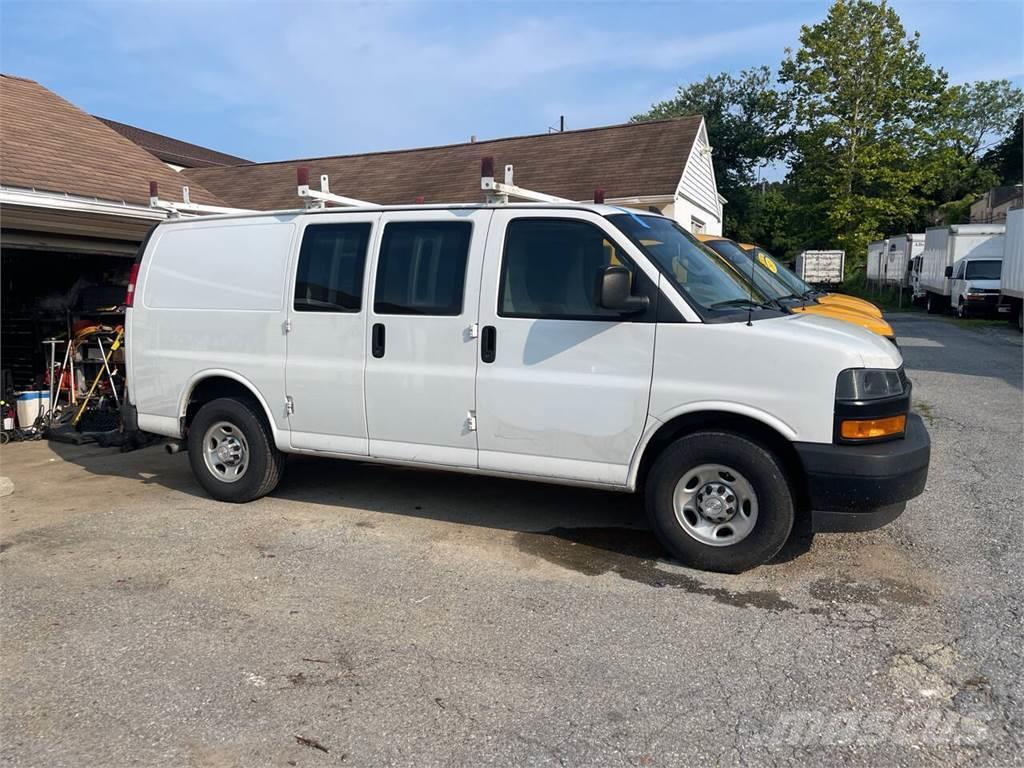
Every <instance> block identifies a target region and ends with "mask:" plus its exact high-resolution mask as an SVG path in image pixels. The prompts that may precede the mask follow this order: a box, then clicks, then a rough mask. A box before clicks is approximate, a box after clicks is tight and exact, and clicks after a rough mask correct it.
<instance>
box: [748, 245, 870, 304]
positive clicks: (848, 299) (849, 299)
mask: <svg viewBox="0 0 1024 768" xmlns="http://www.w3.org/2000/svg"><path fill="white" fill-rule="evenodd" d="M738 245H739V247H740V248H742V249H743V250H744V251H746V252H747V253H748V254H749V255H750V256H751V257H753V258H756V259H757V260H758V262H760V263H761V264H764V265H765V266H766V267H768V268H769V269H770V268H771V267H775V272H776V275H777V277H778V278H779V279H780V280H782V282H784V283H785V284H786V285H787V286H788V287H789V288H790V289H791V290H792V291H793V292H794V293H796V294H797V295H799V296H803V297H805V298H808V299H814V300H815V301H816V302H818V303H819V304H824V305H826V306H833V305H835V306H839V307H842V308H844V309H852V310H854V311H855V312H860V313H861V314H864V315H871V316H872V317H881V316H882V310H881V309H879V308H878V306H877V305H875V304H872V303H871V302H870V301H866V300H865V299H860V298H857V297H856V296H848V295H847V294H845V293H831V292H828V291H819V290H818V289H817V288H815V287H814V286H812V285H811V284H810V283H807V282H805V281H804V280H802V279H801V278H800V276H799V275H798V274H797V273H796V272H794V271H793V270H791V269H789V268H788V267H786V266H785V265H784V264H782V263H781V262H779V261H778V260H777V259H776V258H775V257H774V256H772V255H771V254H770V253H768V251H766V250H765V249H764V248H762V247H761V246H759V245H754V244H752V243H738Z"/></svg>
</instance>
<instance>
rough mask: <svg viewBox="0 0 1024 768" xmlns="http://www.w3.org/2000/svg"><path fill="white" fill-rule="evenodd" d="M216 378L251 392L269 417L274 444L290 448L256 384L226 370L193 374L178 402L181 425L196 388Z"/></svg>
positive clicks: (286, 436) (207, 369) (215, 369)
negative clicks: (234, 382) (239, 385)
mask: <svg viewBox="0 0 1024 768" xmlns="http://www.w3.org/2000/svg"><path fill="white" fill-rule="evenodd" d="M215 377H216V378H225V379H232V380H234V381H237V382H238V383H239V384H241V385H242V386H243V387H245V388H246V389H247V390H249V392H250V393H251V394H252V396H253V397H255V398H256V400H257V401H258V402H259V404H260V407H261V408H262V409H263V415H264V416H266V417H267V423H268V424H269V425H270V431H271V433H272V434H273V435H274V444H275V445H276V446H277V447H278V448H279V449H281V450H285V449H286V448H288V447H289V442H288V435H287V434H285V433H284V432H282V431H281V430H280V429H278V428H277V424H275V423H274V416H273V414H272V412H271V410H270V406H269V405H268V404H267V400H266V398H265V397H263V393H262V392H260V391H259V389H258V388H257V387H256V385H255V384H253V383H252V382H251V381H249V379H247V378H245V376H242V375H241V374H239V373H236V372H235V371H229V370H227V369H225V368H205V369H204V370H201V371H197V372H196V373H194V374H192V377H191V378H190V379H189V380H188V383H186V384H185V387H184V389H183V390H182V395H181V399H180V400H179V402H178V423H179V424H184V419H185V412H186V411H187V410H188V401H189V399H190V398H191V397H192V393H193V392H194V391H195V389H196V387H197V386H199V385H200V384H201V383H202V382H203V381H205V380H206V379H212V378H215Z"/></svg>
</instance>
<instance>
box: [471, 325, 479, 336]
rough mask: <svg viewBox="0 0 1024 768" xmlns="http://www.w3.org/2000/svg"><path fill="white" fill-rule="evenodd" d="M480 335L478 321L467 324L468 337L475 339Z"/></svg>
mask: <svg viewBox="0 0 1024 768" xmlns="http://www.w3.org/2000/svg"><path fill="white" fill-rule="evenodd" d="M479 335H480V323H473V324H472V325H470V326H469V338H471V339H475V338H477V337H478V336H479Z"/></svg>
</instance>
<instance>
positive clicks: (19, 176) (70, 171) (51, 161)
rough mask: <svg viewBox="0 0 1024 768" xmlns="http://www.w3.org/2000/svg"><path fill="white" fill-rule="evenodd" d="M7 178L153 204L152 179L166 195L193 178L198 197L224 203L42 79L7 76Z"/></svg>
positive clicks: (1, 91)
mask: <svg viewBox="0 0 1024 768" xmlns="http://www.w3.org/2000/svg"><path fill="white" fill-rule="evenodd" d="M0 113H2V114H3V130H0V184H3V185H4V186H9V187H20V188H24V189H35V190H41V191H47V192H59V193H68V194H72V195H78V196H82V197H95V198H100V199H102V200H112V201H116V202H121V201H124V202H128V203H136V204H142V205H148V204H149V182H150V181H156V182H158V183H159V184H160V196H161V197H162V198H166V199H168V200H176V201H180V200H181V187H182V185H184V184H187V185H188V187H189V192H190V197H191V199H192V202H194V203H206V204H210V205H224V203H223V201H221V200H219V199H218V198H217V197H216V196H215V195H213V194H211V193H210V192H209V191H207V190H206V189H205V188H204V187H202V186H201V185H200V184H197V183H196V182H194V181H191V180H188V179H185V178H184V177H182V176H180V175H179V174H177V173H175V172H174V171H173V170H171V169H170V168H168V167H167V166H166V165H164V164H163V163H162V162H160V161H159V160H157V159H156V158H155V157H153V156H152V155H151V154H149V153H148V152H146V151H145V150H144V149H142V148H141V147H139V146H138V145H137V144H134V143H133V142H131V141H129V140H128V139H126V138H125V137H124V136H121V135H120V134H119V133H117V132H116V131H114V130H112V129H111V128H109V127H107V126H106V125H104V124H103V123H101V122H100V121H99V120H97V119H96V118H94V117H92V116H91V115H88V114H86V113H85V112H83V111H82V110H80V109H78V107H76V106H74V105H73V104H70V103H69V102H67V101H65V100H64V99H62V98H61V97H60V96H58V95H57V94H55V93H53V92H52V91H49V90H47V89H46V88H44V87H43V86H41V85H40V84H39V83H37V82H35V81H34V80H26V79H25V78H21V77H15V76H13V75H0Z"/></svg>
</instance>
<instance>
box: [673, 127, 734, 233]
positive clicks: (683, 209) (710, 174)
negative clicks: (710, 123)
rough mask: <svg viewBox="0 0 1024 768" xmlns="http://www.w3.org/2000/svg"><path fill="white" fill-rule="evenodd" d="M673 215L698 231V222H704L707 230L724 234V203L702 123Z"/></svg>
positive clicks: (677, 194) (680, 183)
mask: <svg viewBox="0 0 1024 768" xmlns="http://www.w3.org/2000/svg"><path fill="white" fill-rule="evenodd" d="M673 217H674V218H675V220H676V221H678V222H679V223H680V224H681V225H682V226H684V227H686V228H687V229H689V230H690V231H692V232H697V231H698V227H697V225H696V224H697V222H702V223H703V225H704V227H703V232H704V233H705V234H709V235H721V234H722V205H721V203H720V202H719V200H718V186H717V184H716V183H715V171H714V168H713V167H712V165H711V151H710V145H709V144H708V134H707V129H706V128H705V127H704V125H703V123H702V124H701V127H700V131H698V133H697V139H696V140H695V141H694V144H693V149H692V150H691V152H690V157H689V158H687V161H686V166H685V168H684V169H683V175H682V178H681V179H680V180H679V187H678V189H677V190H676V201H675V204H674V206H673Z"/></svg>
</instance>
